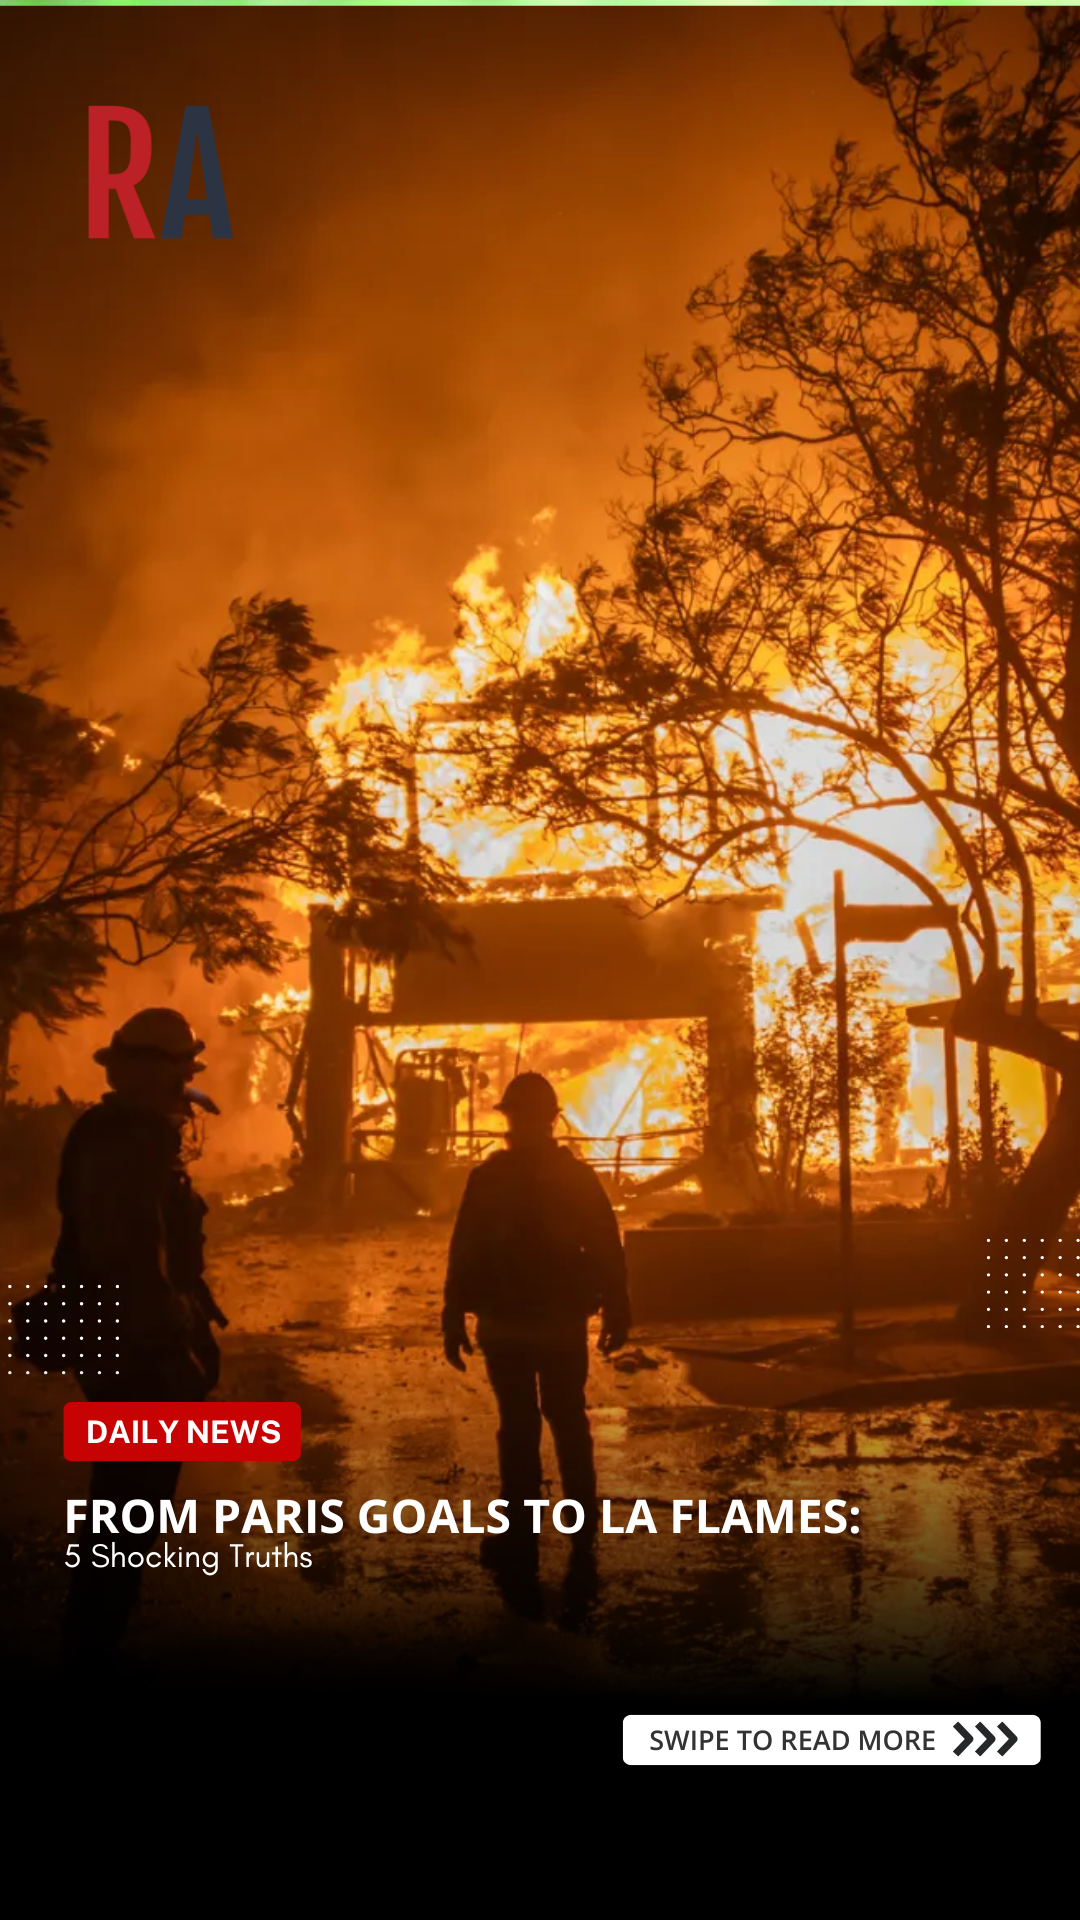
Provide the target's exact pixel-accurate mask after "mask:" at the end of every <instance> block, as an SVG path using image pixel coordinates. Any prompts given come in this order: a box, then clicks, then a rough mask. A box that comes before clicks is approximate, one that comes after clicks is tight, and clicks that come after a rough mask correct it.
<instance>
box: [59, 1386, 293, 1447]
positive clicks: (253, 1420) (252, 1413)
mask: <svg viewBox="0 0 1080 1920" xmlns="http://www.w3.org/2000/svg"><path fill="white" fill-rule="evenodd" d="M299 1458H300V1408H299V1406H298V1404H297V1402H296V1401H295V1400H216V1401H215V1400H211V1401H204V1400H94V1401H90V1402H87V1401H84V1400H71V1401H69V1402H68V1404H67V1406H66V1407H65V1408H64V1459H65V1460H299Z"/></svg>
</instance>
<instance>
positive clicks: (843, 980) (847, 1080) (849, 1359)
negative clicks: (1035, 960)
mask: <svg viewBox="0 0 1080 1920" xmlns="http://www.w3.org/2000/svg"><path fill="white" fill-rule="evenodd" d="M833 925H834V930H835V943H836V1091H837V1132H838V1142H839V1148H840V1339H841V1344H842V1348H843V1357H844V1362H845V1365H847V1366H850V1365H852V1363H853V1361H854V1345H855V1303H854V1285H853V1282H854V1276H853V1271H852V1233H851V1229H852V1206H851V1059H850V1054H849V1050H848V981H847V947H846V944H845V934H844V876H843V874H842V873H840V872H837V873H834V874H833Z"/></svg>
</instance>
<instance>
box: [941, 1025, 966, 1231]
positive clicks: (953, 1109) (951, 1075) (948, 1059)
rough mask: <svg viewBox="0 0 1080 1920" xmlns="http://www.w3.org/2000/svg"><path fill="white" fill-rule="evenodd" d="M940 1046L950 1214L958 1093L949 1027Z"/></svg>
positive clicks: (956, 1176) (955, 1192)
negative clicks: (943, 1066)
mask: <svg viewBox="0 0 1080 1920" xmlns="http://www.w3.org/2000/svg"><path fill="white" fill-rule="evenodd" d="M941 1039H942V1045H943V1046H944V1049H945V1138H946V1141H947V1143H948V1152H949V1171H948V1178H947V1185H948V1204H949V1210H950V1212H955V1210H956V1208H957V1207H958V1206H959V1205H960V1201H961V1198H962V1195H961V1191H960V1188H961V1172H960V1093H959V1083H958V1079H957V1071H956V1035H955V1033H954V1032H953V1030H952V1028H951V1027H948V1026H946V1027H942V1029H941Z"/></svg>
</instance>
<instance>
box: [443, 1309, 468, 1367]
mask: <svg viewBox="0 0 1080 1920" xmlns="http://www.w3.org/2000/svg"><path fill="white" fill-rule="evenodd" d="M472 1350H473V1349H472V1341H471V1340H470V1339H469V1336H468V1334H467V1333H466V1331H465V1322H464V1320H455V1321H454V1322H453V1324H452V1325H451V1326H448V1327H444V1328H443V1352H444V1353H445V1355H446V1357H447V1359H448V1360H449V1362H450V1365H451V1366H452V1367H454V1368H455V1369H456V1371H457V1372H458V1373H464V1371H465V1362H464V1360H463V1359H462V1357H461V1356H462V1354H465V1353H471V1352H472Z"/></svg>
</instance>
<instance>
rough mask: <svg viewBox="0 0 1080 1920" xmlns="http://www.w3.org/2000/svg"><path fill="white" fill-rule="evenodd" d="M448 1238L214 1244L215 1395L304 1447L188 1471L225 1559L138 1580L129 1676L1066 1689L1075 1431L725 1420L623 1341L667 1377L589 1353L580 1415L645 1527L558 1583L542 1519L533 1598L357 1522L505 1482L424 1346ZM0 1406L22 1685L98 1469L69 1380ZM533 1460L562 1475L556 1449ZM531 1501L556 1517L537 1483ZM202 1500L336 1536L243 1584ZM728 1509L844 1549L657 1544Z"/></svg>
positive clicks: (656, 1686)
mask: <svg viewBox="0 0 1080 1920" xmlns="http://www.w3.org/2000/svg"><path fill="white" fill-rule="evenodd" d="M221 1218H224V1216H221ZM445 1241H446V1230H445V1229H444V1228H441V1227H436V1226H433V1225H431V1224H430V1223H424V1222H420V1223H416V1224H415V1225H413V1226H406V1227H404V1228H403V1227H393V1228H384V1229H378V1230H374V1231H370V1232H367V1233H365V1234H362V1235H341V1236H325V1235H324V1236H293V1237H285V1236H283V1235H279V1234H276V1233H271V1232H260V1231H244V1230H242V1228H238V1227H237V1225H236V1223H235V1222H232V1221H228V1222H227V1223H226V1225H225V1228H224V1229H221V1228H219V1237H218V1241H217V1244H216V1247H215V1249H214V1259H213V1275H212V1278H213V1284H214V1286H215V1290H216V1291H217V1293H218V1296H219V1298H220V1299H221V1301H222V1304H223V1306H224V1307H225V1310H226V1312H227V1313H228V1315H229V1317H230V1321H231V1326H230V1330H229V1332H228V1334H227V1335H226V1336H225V1338H224V1342H223V1350H224V1369H223V1376H222V1381H221V1386H220V1389H219V1396H218V1397H220V1398H224V1399H261V1400H278V1399H296V1400H298V1401H299V1402H300V1404H301V1407H302V1412H303V1434H304V1445H303V1452H302V1457H301V1459H300V1460H299V1461H298V1462H296V1463H292V1464H275V1465H272V1466H267V1465H259V1464H250V1465H228V1464H220V1465H219V1464H216V1463H197V1464H192V1465H189V1466H187V1467H185V1469H184V1474H183V1479H182V1482H181V1492H182V1493H184V1494H187V1495H195V1496H196V1497H197V1499H198V1501H199V1531H198V1536H197V1540H196V1541H195V1542H194V1543H193V1542H191V1541H188V1540H185V1542H184V1544H185V1546H187V1547H189V1548H190V1547H191V1546H192V1545H197V1546H198V1548H199V1549H200V1550H205V1549H210V1548H216V1549H217V1550H218V1553H219V1566H218V1571H217V1572H216V1573H213V1574H210V1573H203V1572H201V1571H196V1570H195V1569H194V1568H190V1567H189V1568H186V1569H184V1570H183V1571H182V1572H176V1571H168V1572H167V1571H159V1572H154V1573H151V1574H149V1575H148V1576H147V1578H146V1583H145V1589H144V1599H143V1604H142V1606H141V1608H140V1612H139V1616H138V1619H137V1623H136V1625H135V1626H134V1627H133V1630H132V1634H131V1639H130V1646H131V1651H132V1652H133V1653H135V1654H137V1655H140V1656H142V1657H143V1658H144V1659H145V1660H146V1661H147V1662H148V1668H147V1670H148V1671H157V1672H158V1673H159V1674H165V1675H168V1676H172V1677H174V1678H182V1677H183V1676H184V1675H185V1674H193V1673H196V1672H198V1671H199V1670H200V1666H201V1664H202V1663H203V1662H204V1660H205V1657H206V1654H207V1650H208V1649H212V1650H213V1651H214V1653H215V1655H216V1656H218V1657H220V1659H221V1660H222V1662H223V1663H225V1664H226V1665H228V1666H230V1667H232V1668H233V1669H235V1670H236V1671H243V1672H250V1673H251V1675H252V1677H253V1678H257V1676H258V1674H259V1673H260V1671H262V1670H263V1669H264V1668H265V1670H267V1671H273V1672H274V1673H275V1674H276V1675H278V1676H279V1677H280V1676H281V1675H282V1674H284V1675H287V1676H288V1675H295V1676H300V1675H302V1674H304V1673H306V1672H316V1671H317V1672H319V1673H321V1674H322V1675H323V1676H324V1677H325V1678H326V1679H327V1680H328V1682H329V1683H331V1684H332V1683H333V1682H334V1680H335V1679H336V1678H340V1677H342V1676H344V1675H346V1674H349V1675H351V1674H355V1675H356V1676H357V1677H358V1678H360V1679H363V1680H365V1681H367V1682H369V1683H374V1682H377V1681H379V1680H380V1679H390V1678H391V1677H393V1676H398V1677H400V1676H407V1677H408V1678H409V1679H410V1680H411V1681H413V1682H415V1683H416V1684H417V1685H418V1686H420V1687H430V1686H432V1685H434V1686H437V1687H439V1686H441V1687H444V1688H448V1689H450V1690H451V1691H452V1692H453V1693H455V1694H459V1695H464V1696H465V1697H470V1696H471V1697H473V1698H483V1697H484V1696H489V1697H490V1696H495V1695H498V1694H500V1692H503V1691H505V1690H506V1689H508V1688H511V1689H512V1688H513V1687H515V1686H521V1687H528V1688H531V1689H536V1688H540V1689H541V1690H542V1691H543V1692H544V1693H545V1694H547V1693H553V1694H559V1695H562V1694H565V1693H570V1694H575V1695H580V1694H588V1695H590V1696H593V1697H597V1698H601V1699H602V1698H603V1697H605V1696H610V1697H611V1698H612V1699H613V1700H615V1699H617V1700H618V1701H619V1703H620V1707H621V1708H624V1709H625V1710H632V1708H633V1705H634V1703H635V1701H636V1700H638V1699H640V1700H642V1701H644V1700H646V1699H649V1700H652V1701H655V1700H656V1699H658V1698H663V1699H665V1700H670V1701H671V1703H672V1704H673V1705H679V1704H682V1705H689V1704H692V1703H693V1702H695V1701H703V1700H706V1699H707V1700H710V1701H718V1700H724V1701H732V1702H735V1701H738V1700H740V1699H741V1700H746V1701H747V1702H748V1703H749V1702H750V1701H751V1700H753V1701H755V1702H761V1701H766V1702H768V1701H770V1700H774V1699H775V1700H777V1701H779V1702H782V1703H783V1704H792V1703H795V1702H800V1703H804V1704H806V1705H808V1706H811V1705H813V1704H814V1703H815V1702H820V1703H823V1704H825V1703H827V1704H833V1703H847V1704H849V1705H851V1706H854V1705H856V1704H857V1703H860V1702H862V1703H866V1704H872V1703H873V1702H875V1701H878V1700H880V1701H882V1702H888V1701H898V1702H899V1701H901V1700H914V1699H918V1700H919V1701H921V1702H924V1703H930V1702H933V1701H939V1702H941V1703H942V1704H944V1705H946V1706H951V1705H953V1704H954V1703H956V1702H958V1701H964V1700H970V1699H975V1698H977V1699H978V1700H980V1701H982V1702H984V1703H990V1704H993V1702H995V1701H997V1700H1001V1701H1005V1702H1011V1703H1013V1704H1015V1703H1016V1701H1017V1699H1019V1698H1023V1699H1038V1698H1040V1697H1042V1696H1043V1695H1045V1696H1046V1697H1048V1698H1049V1697H1051V1696H1052V1697H1055V1698H1057V1699H1061V1698H1062V1697H1065V1696H1068V1695H1069V1694H1071V1693H1074V1692H1075V1691H1076V1689H1077V1682H1078V1678H1080V1419H1078V1417H1077V1415H1076V1413H1075V1412H1074V1411H1064V1410H1063V1411H1055V1410H1053V1409H1050V1410H1040V1411H1038V1412H1031V1411H1016V1410H1010V1409H996V1410H987V1411H964V1412H951V1411H949V1409H948V1408H947V1406H945V1405H942V1404H936V1405H929V1406H926V1407H918V1408H905V1409H903V1410H900V1411H898V1410H896V1409H893V1410H889V1411H885V1412H878V1413H859V1414H852V1413H841V1412H835V1411H834V1412H821V1411H813V1412H801V1413H791V1412H789V1413H778V1412H775V1411H758V1412H751V1411H739V1410H734V1409H731V1408H724V1407H720V1406H716V1405H714V1404H713V1403H712V1402H710V1401H709V1399H708V1398H707V1397H706V1395H705V1394H704V1393H703V1392H702V1391H701V1390H700V1389H699V1388H698V1387H695V1386H693V1385H692V1384H691V1381H690V1375H689V1371H688V1363H687V1362H686V1361H685V1360H683V1359H681V1358H679V1357H677V1356H676V1355H674V1354H673V1353H672V1352H671V1351H670V1350H668V1349H667V1348H666V1347H665V1345H664V1343H663V1341H664V1335H663V1330H658V1329H644V1330H640V1331H639V1332H635V1335H634V1338H633V1341H632V1347H634V1348H635V1349H639V1350H640V1351H641V1352H642V1353H644V1355H645V1356H646V1358H647V1359H653V1360H655V1361H657V1362H658V1363H659V1364H658V1365H656V1366H655V1367H647V1366H645V1367H638V1368H636V1370H633V1371H631V1370H624V1369H621V1368H616V1367H615V1366H614V1365H613V1364H612V1363H611V1362H610V1361H606V1360H604V1359H602V1358H600V1357H599V1356H598V1355H597V1356H594V1360H593V1366H592V1371H591V1375H590V1382H589V1402H590V1409H591V1419H592V1426H593V1432H594V1435H595V1441H596V1449H597V1459H598V1467H599V1473H600V1481H601V1494H602V1495H603V1496H605V1497H606V1498H608V1499H610V1500H611V1502H612V1517H613V1520H614V1521H615V1522H616V1523H618V1524H625V1522H626V1517H627V1515H628V1514H629V1513H630V1510H631V1508H632V1505H633V1502H634V1501H635V1500H637V1499H639V1498H643V1499H645V1500H647V1501H648V1502H649V1503H650V1506H651V1510H652V1512H653V1515H654V1518H655V1520H656V1524H657V1528H658V1531H657V1534H656V1536H655V1537H654V1536H651V1535H649V1534H648V1533H647V1532H645V1531H644V1530H639V1531H637V1532H635V1533H634V1534H632V1535H628V1536H622V1537H619V1536H613V1537H607V1538H602V1539H601V1540H600V1541H599V1543H598V1548H597V1553H596V1557H595V1564H593V1565H590V1564H589V1563H588V1562H587V1561H586V1563H584V1564H583V1565H578V1564H577V1562H576V1561H574V1560H572V1557H571V1553H570V1544H569V1542H568V1541H567V1540H565V1539H560V1538H559V1537H557V1536H555V1535H554V1534H553V1533H552V1532H551V1531H550V1529H549V1530H547V1531H546V1532H545V1533H544V1534H543V1535H542V1537H541V1577H540V1588H539V1598H538V1597H537V1594H536V1592H535V1591H533V1592H531V1593H529V1594H527V1595H526V1596H525V1598H524V1600H523V1598H522V1595H521V1593H520V1592H516V1591H513V1590H511V1591H510V1592H509V1593H507V1592H505V1591H500V1589H499V1587H498V1585H497V1584H496V1581H495V1579H494V1578H493V1576H492V1575H491V1574H490V1573H488V1572H487V1571H486V1570H485V1569H484V1568H483V1567H482V1566H481V1564H480V1561H479V1553H478V1548H479V1541H478V1540H477V1539H476V1538H473V1537H464V1536H462V1535H461V1534H458V1535H456V1536H455V1535H454V1534H452V1533H450V1532H448V1531H447V1530H445V1529H440V1530H439V1531H438V1532H437V1533H436V1534H433V1535H432V1534H428V1533H426V1532H425V1533H420V1534H416V1535H413V1536H403V1535H400V1534H397V1533H394V1532H393V1531H389V1532H388V1533H387V1534H385V1535H382V1536H374V1535H369V1534H366V1533H364V1532H363V1531H362V1530H361V1529H360V1527H359V1525H358V1524H357V1514H358V1511H359V1508H360V1506H361V1504H362V1502H363V1501H365V1500H367V1499H374V1498H383V1499H385V1500H386V1501H387V1503H388V1505H390V1506H392V1505H393V1503H394V1502H395V1501H397V1500H401V1499H415V1500H419V1501H420V1502H421V1503H423V1504H424V1506H425V1509H426V1512H427V1514H428V1516H429V1517H430V1515H431V1513H432V1512H433V1511H434V1508H435V1506H436V1503H437V1502H438V1501H439V1500H440V1499H448V1500H449V1501H450V1502H451V1506H452V1510H453V1511H454V1513H455V1515H458V1516H460V1512H461V1502H462V1501H463V1500H465V1499H469V1500H470V1501H471V1502H472V1511H473V1515H474V1518H475V1516H476V1515H477V1514H478V1513H481V1514H482V1512H483V1510H484V1508H485V1506H486V1503H487V1501H488V1500H490V1499H493V1498H495V1497H496V1495H497V1494H498V1484H497V1479H496V1477H495V1471H494V1469H495V1450H494V1417H493V1403H492V1398H491V1395H490V1392H489V1390H488V1387H487V1384H486V1380H485V1378H484V1372H483V1366H482V1362H481V1361H480V1358H479V1356H476V1357H474V1359H473V1360H472V1361H471V1362H470V1364H469V1367H468V1371H467V1373H466V1375H465V1376H464V1377H462V1376H459V1375H457V1374H455V1373H453V1372H452V1370H451V1369H450V1368H449V1367H448V1366H447V1365H446V1363H445V1361H444V1360H443V1358H442V1354H441V1349H440V1346H439V1340H438V1309H439V1295H440V1283H441V1273H442V1262H443V1258H444V1250H445ZM25 1272H26V1277H27V1278H28V1279H29V1277H30V1268H29V1267H27V1268H26V1269H25ZM15 1284H16V1290H18V1273H17V1272H16V1275H15ZM713 1331H715V1329H713ZM760 1331H764V1330H760ZM5 1387H6V1391H5V1395H4V1403H3V1412H2V1418H0V1447H2V1460H3V1465H4V1468H5V1472H4V1474H3V1495H2V1509H0V1521H2V1526H0V1547H2V1552H3V1556H4V1561H5V1566H6V1579H5V1590H6V1601H5V1624H6V1639H7V1645H8V1647H9V1650H13V1651H14V1653H15V1655H16V1657H17V1659H18V1661H19V1664H20V1668H21V1670H22V1671H23V1672H24V1673H25V1674H26V1675H28V1676H35V1675H41V1676H43V1677H44V1676H47V1675H48V1674H49V1673H50V1672H51V1671H52V1670H53V1669H54V1667H55V1663H56V1659H57V1647H58V1640H57V1621H58V1616H59V1609H60V1605H61V1602H62V1596H63V1589H64V1578H65V1577H64V1573H63V1568H62V1559H63V1552H64V1547H65V1545H66V1536H65V1534H64V1521H63V1515H64V1508H63V1502H64V1499H65V1497H66V1496H68V1495H75V1494H79V1493H83V1492H85V1489H86V1482H87V1478H88V1469H87V1468H86V1467H83V1466H79V1465H74V1464H67V1463H65V1462H64V1461H63V1460H62V1458H61V1457H60V1455H61V1419H62V1408H63V1403H64V1401H65V1399H66V1398H69V1397H72V1396H71V1393H70V1388H69V1384H68V1383H67V1382H66V1381H65V1380H63V1379H61V1378H49V1379H43V1378H41V1377H40V1376H37V1375H32V1376H25V1375H23V1376H19V1375H18V1374H13V1375H12V1376H10V1377H9V1378H8V1379H7V1380H6V1382H5ZM545 1459H546V1461H547V1463H548V1472H549V1474H551V1475H553V1474H554V1459H553V1456H552V1454H551V1451H550V1444H549V1442H548V1440H547V1436H546V1435H545ZM545 1493H548V1494H550V1496H551V1497H552V1498H558V1493H559V1489H558V1486H557V1483H555V1484H553V1485H552V1486H550V1487H545ZM215 1496H221V1497H226V1498H232V1499H235V1500H237V1501H238V1502H239V1504H240V1507H241V1511H242V1512H244V1511H246V1509H247V1505H248V1503H249V1501H250V1500H252V1499H254V1498H256V1497H258V1498H261V1499H263V1500H264V1501H265V1502H266V1503H267V1504H268V1506H269V1503H270V1502H272V1501H274V1500H276V1499H278V1498H279V1497H290V1498H300V1499H301V1500H302V1501H306V1500H307V1499H309V1498H311V1497H315V1498H317V1499H324V1498H336V1499H338V1500H340V1501H342V1502H343V1512H344V1515H345V1519H346V1524H345V1528H344V1530H343V1531H342V1532H341V1533H339V1534H337V1535H333V1536H317V1537H315V1538H314V1539H312V1540H303V1541H299V1540H293V1541H292V1542H291V1545H292V1546H293V1547H294V1548H295V1549H306V1550H308V1551H310V1552H311V1555H312V1565H311V1567H310V1569H303V1568H294V1567H292V1566H287V1567H280V1566H279V1567H277V1568H274V1567H259V1566H257V1565H254V1564H253V1565H251V1566H245V1565H240V1566H236V1565H235V1564H234V1557H233V1554H232V1551H231V1548H232V1546H233V1544H234V1543H235V1544H238V1545H239V1546H240V1547H241V1550H242V1554H243V1552H246V1551H248V1550H251V1551H253V1552H254V1551H259V1552H262V1553H263V1554H265V1553H266V1552H267V1550H268V1548H270V1547H272V1546H273V1545H274V1544H275V1543H274V1542H273V1541H269V1540H267V1539H265V1537H264V1536H262V1535H261V1534H259V1533H257V1532H255V1533H252V1534H249V1535H248V1536H246V1537H244V1536H242V1535H241V1533H240V1531H239V1528H238V1526H233V1527H231V1528H230V1529H229V1530H228V1531H227V1533H226V1534H225V1535H224V1536H221V1537H219V1536H217V1535H216V1534H215V1533H214V1521H213V1500H214V1497H215ZM736 1496H738V1497H742V1498H744V1499H746V1500H747V1501H748V1503H750V1511H751V1513H752V1512H753V1511H754V1506H753V1503H754V1502H756V1500H757V1499H758V1498H759V1497H764V1498H768V1499H769V1500H770V1501H772V1502H773V1503H775V1502H776V1501H777V1500H779V1499H783V1498H788V1497H791V1498H794V1499H795V1500H799V1499H803V1498H809V1499H821V1500H824V1499H830V1498H837V1499H846V1500H847V1501H848V1502H850V1503H853V1504H854V1505H857V1506H858V1507H859V1509H860V1516H859V1528H860V1531H859V1534H858V1536H854V1535H852V1534H844V1535H839V1536H799V1535H792V1536H790V1537H789V1536H785V1535H779V1536H777V1537H772V1536H769V1535H766V1536H764V1537H757V1536H754V1537H746V1536H744V1535H742V1534H741V1533H739V1532H735V1531H733V1532H731V1533H729V1534H727V1535H725V1536H715V1537H708V1538H700V1537H697V1536H696V1535H694V1534H686V1535H684V1536H683V1537H680V1538H675V1537H673V1535H672V1532H671V1522H670V1508H671V1502H672V1501H673V1500H674V1499H675V1498H677V1497H681V1498H692V1499H695V1500H696V1499H698V1498H701V1497H705V1498H707V1499H708V1501H709V1518H710V1520H711V1521H713V1523H716V1521H717V1520H718V1519H719V1518H722V1517H723V1513H724V1512H725V1510H726V1504H727V1502H728V1500H729V1499H731V1498H734V1497H736ZM271 1511H272V1508H271Z"/></svg>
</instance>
